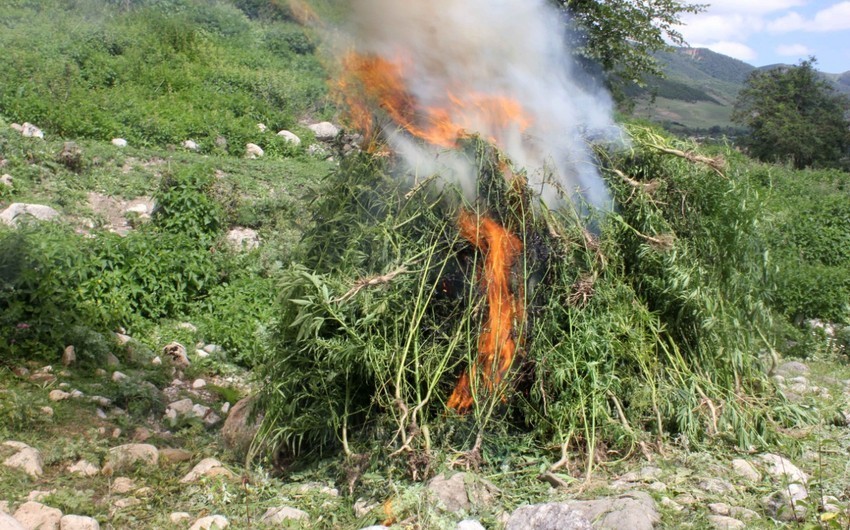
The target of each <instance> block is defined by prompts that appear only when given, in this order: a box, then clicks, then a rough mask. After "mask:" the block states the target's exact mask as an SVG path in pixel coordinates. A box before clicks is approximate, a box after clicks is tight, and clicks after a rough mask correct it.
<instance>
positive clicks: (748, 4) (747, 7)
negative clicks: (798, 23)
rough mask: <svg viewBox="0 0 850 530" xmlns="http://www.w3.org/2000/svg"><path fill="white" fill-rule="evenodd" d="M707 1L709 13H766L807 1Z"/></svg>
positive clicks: (800, 4)
mask: <svg viewBox="0 0 850 530" xmlns="http://www.w3.org/2000/svg"><path fill="white" fill-rule="evenodd" d="M706 3H707V4H709V6H708V8H707V10H706V11H707V12H708V13H720V14H723V13H735V14H750V15H765V14H767V13H773V12H776V11H783V10H785V9H789V8H792V7H800V6H803V5H806V3H807V2H806V1H805V0H714V1H713V2H712V1H708V2H706Z"/></svg>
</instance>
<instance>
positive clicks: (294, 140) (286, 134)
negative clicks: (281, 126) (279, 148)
mask: <svg viewBox="0 0 850 530" xmlns="http://www.w3.org/2000/svg"><path fill="white" fill-rule="evenodd" d="M277 135H278V136H281V137H283V139H284V140H286V141H287V142H288V143H290V144H293V145H301V138H299V137H298V135H297V134H295V133H293V132H290V131H286V130H284V131H278V133H277Z"/></svg>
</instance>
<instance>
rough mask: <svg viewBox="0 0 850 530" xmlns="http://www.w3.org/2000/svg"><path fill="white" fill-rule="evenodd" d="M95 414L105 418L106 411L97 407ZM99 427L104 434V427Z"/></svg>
mask: <svg viewBox="0 0 850 530" xmlns="http://www.w3.org/2000/svg"><path fill="white" fill-rule="evenodd" d="M95 415H97V417H98V418H100V419H102V420H105V419H106V418H107V417H108V416H107V415H106V413H105V412H103V409H101V408H99V409H97V410H96V411H95ZM101 429H102V430H103V432H102V433H101V434H106V429H104V428H103V427H101Z"/></svg>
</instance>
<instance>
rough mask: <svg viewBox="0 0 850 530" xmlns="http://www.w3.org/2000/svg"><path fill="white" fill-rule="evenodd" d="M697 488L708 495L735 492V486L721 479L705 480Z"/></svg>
mask: <svg viewBox="0 0 850 530" xmlns="http://www.w3.org/2000/svg"><path fill="white" fill-rule="evenodd" d="M697 487H698V488H699V489H701V490H702V491H705V492H707V493H718V494H722V493H731V492H733V491H735V486H733V485H732V484H731V483H730V482H729V481H727V480H723V479H720V478H706V479H703V480H701V481H699V483H698V484H697Z"/></svg>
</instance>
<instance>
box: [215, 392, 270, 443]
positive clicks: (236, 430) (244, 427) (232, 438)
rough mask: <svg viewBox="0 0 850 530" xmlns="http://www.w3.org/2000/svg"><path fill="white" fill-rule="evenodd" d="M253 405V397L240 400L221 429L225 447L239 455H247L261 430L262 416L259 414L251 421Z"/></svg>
mask: <svg viewBox="0 0 850 530" xmlns="http://www.w3.org/2000/svg"><path fill="white" fill-rule="evenodd" d="M253 405H254V398H253V397H250V396H249V397H246V398H243V399H241V400H239V401H238V402H237V403H236V404H235V405H234V406H233V409H232V410H231V411H230V413H229V414H228V415H227V420H226V421H225V422H224V426H222V428H221V437H222V440H223V441H224V446H225V447H226V448H227V449H230V450H232V451H234V452H235V453H236V454H238V455H244V454H245V453H247V451H248V448H249V446H250V445H251V442H252V441H253V440H254V436H255V435H256V433H257V430H258V429H259V428H260V422H261V421H262V415H260V414H257V417H256V418H253V421H249V417H250V416H251V412H252V411H251V409H252V407H253Z"/></svg>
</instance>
